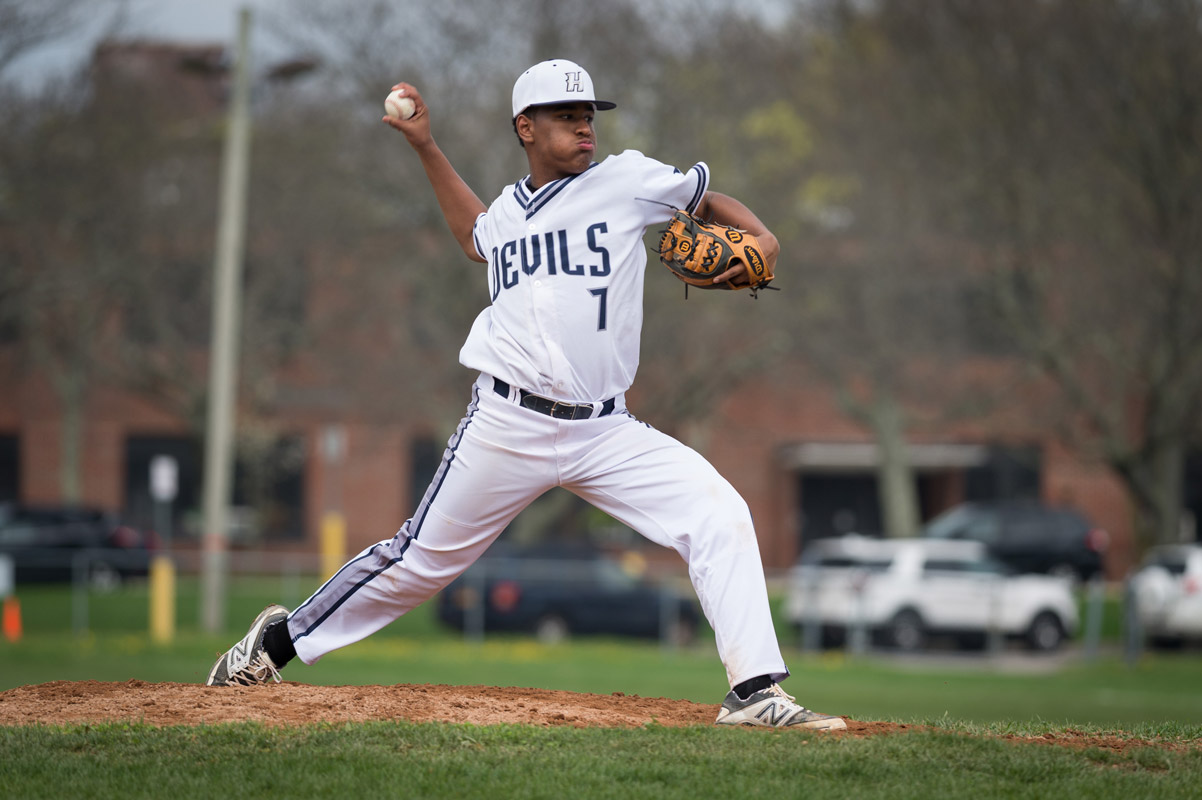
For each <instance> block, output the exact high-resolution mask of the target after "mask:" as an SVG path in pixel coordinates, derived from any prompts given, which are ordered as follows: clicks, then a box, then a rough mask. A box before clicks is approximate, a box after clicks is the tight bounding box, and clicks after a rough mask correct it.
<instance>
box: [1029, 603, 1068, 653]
mask: <svg viewBox="0 0 1202 800" xmlns="http://www.w3.org/2000/svg"><path fill="white" fill-rule="evenodd" d="M1063 642H1064V627H1063V626H1061V624H1060V619H1059V618H1058V617H1057V616H1056V615H1055V614H1053V613H1052V612H1050V611H1041V612H1039V613H1038V614H1036V615H1035V619H1033V620H1031V627H1029V628H1027V644H1028V645H1030V646H1031V649H1032V650H1037V651H1039V652H1041V653H1050V652H1052V651H1053V650H1056V649H1057V648H1059V647H1060V645H1061V644H1062V643H1063Z"/></svg>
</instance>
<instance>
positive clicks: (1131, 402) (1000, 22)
mask: <svg viewBox="0 0 1202 800" xmlns="http://www.w3.org/2000/svg"><path fill="white" fill-rule="evenodd" d="M837 10H838V12H839V13H840V14H842V15H843V16H842V19H843V20H844V23H845V24H844V27H843V29H842V30H843V34H842V35H843V36H844V37H845V39H846V40H849V41H850V40H859V41H861V42H870V43H871V47H872V48H873V52H874V53H876V54H877V55H878V60H879V61H880V68H879V69H878V70H876V72H875V74H876V76H877V79H878V80H879V81H881V84H882V85H886V86H888V87H889V91H890V92H892V96H893V97H894V98H896V103H895V106H894V113H895V114H896V117H895V118H896V119H897V120H898V121H899V123H900V124H901V126H903V127H904V125H905V123H906V121H908V120H909V119H913V118H919V119H922V120H923V121H924V124H923V126H922V127H916V128H914V129H913V130H912V131H910V135H909V136H908V137H906V138H905V139H904V141H905V142H906V143H907V149H903V150H899V151H894V152H895V154H896V155H906V154H907V153H914V152H922V147H921V141H920V139H919V138H918V137H919V136H920V135H922V134H923V132H924V130H925V135H926V136H927V137H928V142H929V144H931V145H934V146H935V147H937V148H938V150H937V152H936V153H935V154H934V155H935V156H936V157H930V158H926V159H924V160H923V164H924V165H925V169H924V172H923V174H920V175H916V178H917V179H918V180H919V181H920V183H919V184H918V185H920V186H922V187H923V196H924V197H926V198H927V199H928V201H930V202H932V203H933V204H934V207H936V208H938V209H939V210H940V212H941V220H942V226H943V229H944V231H945V234H946V235H947V236H949V237H966V238H969V239H971V241H972V242H973V245H974V249H975V252H976V255H975V257H974V258H970V259H967V260H966V261H965V264H966V268H968V269H971V268H972V267H973V265H974V264H975V265H976V266H977V267H978V268H979V269H981V270H982V272H983V273H987V275H988V280H986V281H982V283H981V286H982V287H983V288H986V289H987V290H988V291H989V294H990V297H991V298H992V300H991V306H992V308H993V311H994V317H993V319H994V320H995V321H996V322H997V323H998V324H1000V325H1001V326H1003V329H1004V330H1005V331H1006V332H1007V336H1008V337H1009V339H1010V341H1011V342H1013V343H1014V344H1015V345H1017V346H1018V347H1019V348H1021V352H1022V353H1023V354H1024V356H1025V357H1026V358H1028V359H1029V360H1030V363H1032V364H1034V365H1037V366H1038V367H1039V368H1040V370H1041V371H1042V372H1043V374H1044V375H1045V376H1047V377H1048V378H1050V379H1051V380H1052V381H1053V382H1054V384H1055V385H1056V386H1057V387H1058V389H1059V392H1060V396H1061V398H1062V401H1063V402H1062V404H1061V405H1060V406H1059V407H1058V408H1055V409H1052V408H1048V409H1047V411H1049V412H1052V411H1055V412H1056V414H1055V415H1054V416H1053V415H1051V414H1050V413H1049V417H1048V419H1047V420H1046V422H1047V424H1048V425H1049V427H1050V429H1051V430H1054V431H1055V432H1057V433H1058V434H1059V435H1060V436H1061V437H1062V438H1063V439H1064V440H1065V441H1066V442H1068V443H1070V444H1072V445H1074V446H1076V447H1077V448H1079V449H1081V450H1082V451H1083V452H1086V453H1089V452H1094V453H1096V454H1097V455H1098V457H1099V458H1101V459H1103V460H1104V461H1105V462H1106V463H1108V464H1109V465H1110V466H1111V467H1112V468H1113V470H1114V471H1115V473H1116V474H1117V475H1118V476H1119V477H1120V479H1121V480H1122V481H1123V483H1124V484H1125V485H1126V487H1127V488H1128V489H1129V491H1130V492H1131V496H1132V498H1133V500H1134V502H1135V504H1136V507H1137V510H1138V520H1137V523H1138V525H1139V529H1140V530H1141V532H1142V533H1143V535H1144V537H1145V540H1153V539H1160V540H1167V539H1171V538H1174V537H1175V536H1176V534H1177V527H1178V526H1177V519H1178V514H1179V510H1180V485H1181V484H1180V482H1181V460H1182V452H1183V448H1184V447H1185V445H1186V443H1187V442H1188V441H1189V440H1190V436H1191V435H1195V436H1196V431H1197V426H1198V408H1199V404H1200V402H1202V318H1200V317H1199V315H1198V314H1197V312H1196V309H1197V308H1199V307H1202V277H1200V276H1202V270H1199V264H1200V262H1202V195H1200V194H1199V191H1198V186H1200V185H1202V162H1200V161H1199V158H1198V152H1199V143H1200V142H1202V80H1200V78H1202V4H1200V3H1198V2H1196V0H1171V1H1170V2H1163V3H1155V4H1149V3H1140V2H1132V1H1131V0H1103V1H1102V2H1085V1H1084V0H1050V1H1049V2H1044V3H1039V4H1032V5H1031V6H1029V7H1028V8H1026V10H1025V13H1023V14H1015V13H1012V10H1011V9H1008V8H1004V7H1002V6H1000V5H997V4H984V3H974V2H969V1H968V0H927V1H926V2H921V3H908V4H902V3H892V4H888V3H887V4H883V5H881V6H879V7H872V8H870V9H869V10H867V11H865V10H863V8H862V7H860V6H858V5H856V4H851V3H841V4H838V5H837ZM928 150H929V149H928Z"/></svg>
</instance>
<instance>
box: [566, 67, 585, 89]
mask: <svg viewBox="0 0 1202 800" xmlns="http://www.w3.org/2000/svg"><path fill="white" fill-rule="evenodd" d="M563 77H564V82H565V83H566V85H565V86H564V91H566V92H583V91H584V84H583V83H582V82H581V80H580V73H579V72H565V73H564V74H563Z"/></svg>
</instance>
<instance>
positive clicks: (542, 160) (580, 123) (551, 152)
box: [518, 103, 597, 184]
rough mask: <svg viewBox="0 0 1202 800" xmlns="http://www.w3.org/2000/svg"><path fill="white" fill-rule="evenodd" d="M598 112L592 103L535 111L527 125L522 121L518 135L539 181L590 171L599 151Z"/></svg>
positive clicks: (533, 172) (520, 121) (531, 113)
mask: <svg viewBox="0 0 1202 800" xmlns="http://www.w3.org/2000/svg"><path fill="white" fill-rule="evenodd" d="M595 113H596V112H595V111H594V110H593V104H592V103H571V104H568V105H559V106H543V107H541V108H536V109H532V110H531V111H530V116H529V117H528V124H523V123H522V120H521V118H519V120H518V122H519V124H518V133H519V135H521V136H522V141H523V142H525V144H526V157H527V158H528V159H529V161H530V175H531V177H532V178H534V180H535V181H536V182H538V183H540V184H541V183H546V182H549V181H553V180H559V179H560V178H566V177H568V176H569V175H578V174H580V173H581V172H584V171H585V170H586V169H588V168H589V165H590V164H592V163H593V156H594V155H596V152H597V135H596V132H595V131H594V130H593V116H594V115H595Z"/></svg>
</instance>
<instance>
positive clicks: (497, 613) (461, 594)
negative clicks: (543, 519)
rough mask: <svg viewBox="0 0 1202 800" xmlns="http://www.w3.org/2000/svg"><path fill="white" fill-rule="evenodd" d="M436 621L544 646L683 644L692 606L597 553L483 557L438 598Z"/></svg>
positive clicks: (688, 636) (693, 621)
mask: <svg viewBox="0 0 1202 800" xmlns="http://www.w3.org/2000/svg"><path fill="white" fill-rule="evenodd" d="M438 618H439V620H440V621H441V622H442V623H443V624H444V625H447V626H449V627H452V628H456V629H458V630H465V629H467V630H477V631H480V632H502V631H509V632H528V633H533V634H535V635H536V636H537V637H538V638H539V639H540V640H542V641H545V642H556V641H560V640H562V639H564V638H566V637H568V636H570V635H575V634H601V635H611V636H635V637H651V638H661V639H665V640H668V641H672V642H675V643H678V644H685V643H688V642H689V641H691V640H692V639H693V637H694V635H695V634H696V631H697V625H698V622H699V620H700V614H699V612H698V610H697V607H696V605H695V602H694V601H693V600H692V599H690V598H689V597H686V596H684V595H681V594H680V593H678V592H675V591H672V590H670V589H668V588H666V587H663V586H659V585H657V584H656V583H654V582H652V581H649V580H646V579H645V578H642V577H640V576H638V575H637V574H632V572H631V571H630V570H628V569H624V568H623V565H622V563H621V562H620V561H618V560H616V559H614V558H612V557H610V556H608V555H601V554H597V553H590V554H584V555H581V554H574V555H571V556H566V557H565V556H564V554H562V553H555V554H554V555H553V556H552V557H547V554H546V553H545V552H531V553H522V554H509V555H507V556H500V557H496V556H492V557H485V558H482V559H480V560H479V561H477V562H476V563H475V564H474V565H473V566H472V567H471V568H470V569H469V570H468V571H467V572H466V573H464V574H463V575H461V576H460V577H459V578H458V579H456V580H455V581H454V582H453V583H452V584H451V585H450V586H448V587H447V588H446V589H444V590H443V591H442V594H441V595H440V596H439V599H438Z"/></svg>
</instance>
